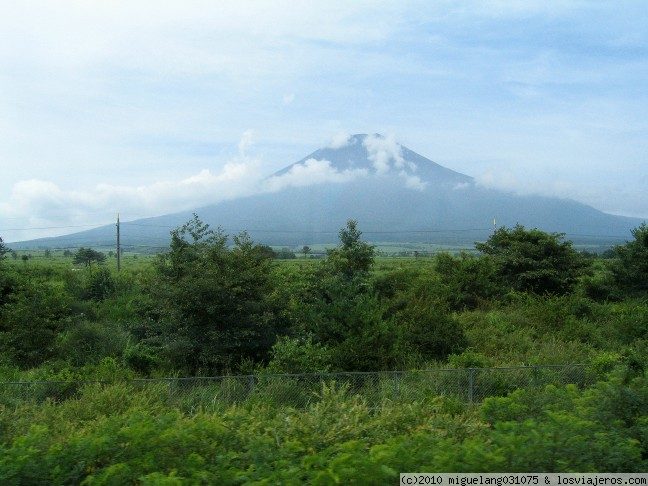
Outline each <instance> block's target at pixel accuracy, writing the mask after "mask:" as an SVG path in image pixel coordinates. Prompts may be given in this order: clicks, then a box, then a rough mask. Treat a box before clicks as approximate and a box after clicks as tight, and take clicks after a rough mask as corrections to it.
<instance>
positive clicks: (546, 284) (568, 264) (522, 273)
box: [475, 225, 587, 295]
mask: <svg viewBox="0 0 648 486" xmlns="http://www.w3.org/2000/svg"><path fill="white" fill-rule="evenodd" d="M563 237H564V235H563V234H560V233H545V232H544V231H540V230H538V229H532V230H527V229H525V228H524V226H520V225H517V226H515V227H514V228H512V229H508V228H505V227H503V228H499V229H498V230H497V231H495V233H494V234H493V235H491V237H490V238H489V239H488V240H487V241H486V242H485V243H477V244H476V245H475V247H476V248H477V249H478V250H479V251H481V252H482V253H484V254H486V255H490V256H491V257H492V258H493V262H494V264H495V269H496V273H497V275H498V276H499V278H500V279H501V281H502V282H503V283H504V284H505V285H507V286H509V287H511V288H512V289H514V290H518V291H523V292H533V293H536V294H545V293H549V294H558V295H563V294H567V293H570V292H571V291H572V290H573V288H574V287H575V285H576V283H577V281H578V278H579V277H580V276H581V275H582V274H583V272H584V269H585V268H586V267H587V262H586V261H585V259H584V258H583V257H582V256H581V255H580V254H579V253H578V252H577V251H576V250H574V248H573V247H572V243H571V242H569V241H563Z"/></svg>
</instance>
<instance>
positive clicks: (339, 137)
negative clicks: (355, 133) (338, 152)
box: [328, 132, 354, 149]
mask: <svg viewBox="0 0 648 486" xmlns="http://www.w3.org/2000/svg"><path fill="white" fill-rule="evenodd" d="M352 140H354V139H352V138H351V134H350V133H349V132H338V133H336V134H335V135H333V137H332V138H331V141H330V142H329V144H328V148H332V149H339V148H342V147H346V146H347V145H349V144H350V143H351V141H352Z"/></svg>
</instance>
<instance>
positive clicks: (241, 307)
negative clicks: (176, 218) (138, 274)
mask: <svg viewBox="0 0 648 486" xmlns="http://www.w3.org/2000/svg"><path fill="white" fill-rule="evenodd" d="M227 239H228V237H227V235H226V234H224V233H223V231H222V230H221V229H220V228H219V229H217V230H216V231H213V230H211V229H210V228H209V225H207V224H205V223H203V222H202V221H201V220H200V219H199V218H198V216H197V215H195V214H194V217H193V219H192V220H190V221H189V222H187V223H186V224H185V225H183V226H182V227H180V228H177V229H175V230H173V231H172V232H171V246H170V251H169V252H168V253H166V254H164V255H161V256H160V257H159V260H158V262H157V264H156V276H155V282H153V283H152V284H151V288H150V292H151V296H152V297H153V300H154V301H155V302H156V303H157V306H158V307H159V309H160V312H161V321H162V327H161V329H160V332H159V336H158V337H159V341H158V342H159V343H160V345H161V346H162V348H163V351H164V352H165V353H166V355H167V356H168V357H169V359H171V360H172V362H175V364H176V365H177V366H179V367H181V368H183V369H184V370H185V371H186V372H188V373H199V372H205V373H208V372H211V373H213V372H225V371H229V370H232V369H235V368H236V367H237V366H239V365H240V364H241V363H242V362H244V361H246V360H248V361H249V360H253V361H257V360H262V359H264V358H265V357H266V356H267V354H268V352H269V350H270V349H271V347H272V345H273V344H274V339H275V335H276V334H277V330H276V328H275V324H276V322H275V319H274V315H275V312H274V310H273V307H272V303H271V300H270V296H271V295H272V292H273V281H272V280H271V278H270V269H271V265H272V259H271V257H270V256H269V254H268V252H267V250H266V249H265V248H263V247H262V246H260V245H255V244H254V243H253V242H252V241H251V240H250V238H249V236H248V235H247V234H246V233H242V234H240V235H238V236H235V237H234V238H233V240H234V247H233V248H229V247H228V246H227Z"/></svg>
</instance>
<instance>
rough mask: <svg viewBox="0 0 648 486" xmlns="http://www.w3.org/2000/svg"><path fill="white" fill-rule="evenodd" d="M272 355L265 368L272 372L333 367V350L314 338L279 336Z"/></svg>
mask: <svg viewBox="0 0 648 486" xmlns="http://www.w3.org/2000/svg"><path fill="white" fill-rule="evenodd" d="M270 355H271V359H270V362H269V363H268V365H267V366H266V368H265V369H266V371H268V372H270V373H311V372H319V371H330V369H331V351H330V350H329V349H327V348H326V347H325V346H322V345H321V344H318V343H314V342H313V340H312V338H290V337H282V338H279V339H278V340H277V342H276V343H275V344H274V346H273V347H272V351H271V352H270Z"/></svg>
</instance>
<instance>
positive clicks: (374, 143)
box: [363, 135, 416, 174]
mask: <svg viewBox="0 0 648 486" xmlns="http://www.w3.org/2000/svg"><path fill="white" fill-rule="evenodd" d="M363 144H364V146H365V148H366V149H367V154H368V157H369V160H371V161H372V162H373V166H374V168H375V169H376V172H377V173H378V174H386V173H387V172H389V171H390V169H391V168H392V164H393V166H394V168H396V169H404V168H408V169H410V170H416V164H414V163H413V162H408V161H406V160H405V159H404V158H403V152H402V147H401V145H400V144H399V143H398V142H397V141H396V138H395V137H394V136H393V135H388V136H386V137H383V136H381V135H367V136H366V137H365V139H364V142H363Z"/></svg>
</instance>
